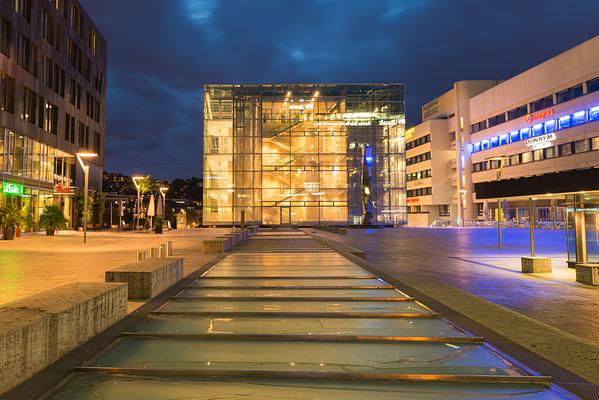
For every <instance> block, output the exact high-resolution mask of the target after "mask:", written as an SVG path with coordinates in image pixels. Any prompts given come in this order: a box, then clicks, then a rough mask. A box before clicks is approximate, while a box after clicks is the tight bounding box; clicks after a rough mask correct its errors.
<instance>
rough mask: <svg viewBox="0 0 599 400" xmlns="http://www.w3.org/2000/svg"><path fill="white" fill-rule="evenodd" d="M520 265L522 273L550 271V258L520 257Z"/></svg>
mask: <svg viewBox="0 0 599 400" xmlns="http://www.w3.org/2000/svg"><path fill="white" fill-rule="evenodd" d="M521 265H522V272H524V273H535V274H538V273H546V272H551V258H548V257H521Z"/></svg>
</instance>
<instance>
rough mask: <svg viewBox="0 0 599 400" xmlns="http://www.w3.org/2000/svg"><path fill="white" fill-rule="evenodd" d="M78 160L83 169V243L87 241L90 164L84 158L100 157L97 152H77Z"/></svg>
mask: <svg viewBox="0 0 599 400" xmlns="http://www.w3.org/2000/svg"><path fill="white" fill-rule="evenodd" d="M75 155H76V156H77V161H78V162H79V165H81V169H82V170H83V180H84V184H83V186H84V189H83V243H87V197H88V193H87V192H88V190H89V189H88V188H89V165H85V164H84V163H83V159H84V158H91V157H98V155H97V154H96V153H76V154H75Z"/></svg>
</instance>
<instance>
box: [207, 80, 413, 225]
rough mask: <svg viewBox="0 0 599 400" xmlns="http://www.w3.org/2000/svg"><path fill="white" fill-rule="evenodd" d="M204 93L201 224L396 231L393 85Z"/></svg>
mask: <svg viewBox="0 0 599 400" xmlns="http://www.w3.org/2000/svg"><path fill="white" fill-rule="evenodd" d="M204 90H205V92H204V93H205V97H204V203H203V204H204V210H203V216H204V220H203V223H204V225H232V224H237V223H239V221H240V220H241V218H242V212H243V215H244V218H245V221H246V222H247V223H253V224H264V225H286V224H294V225H314V224H343V225H345V224H350V225H360V224H397V225H400V224H404V223H405V221H406V203H405V202H406V199H405V195H406V194H405V157H404V147H405V146H404V129H405V119H404V90H403V85H401V84H372V85H311V84H298V85H206V86H205V88H204Z"/></svg>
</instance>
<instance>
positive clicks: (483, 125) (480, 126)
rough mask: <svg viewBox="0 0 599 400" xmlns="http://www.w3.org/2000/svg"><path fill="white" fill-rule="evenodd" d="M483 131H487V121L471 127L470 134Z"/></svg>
mask: <svg viewBox="0 0 599 400" xmlns="http://www.w3.org/2000/svg"><path fill="white" fill-rule="evenodd" d="M483 129H487V120H484V121H480V122H477V123H476V124H473V125H472V133H476V132H479V131H482V130H483Z"/></svg>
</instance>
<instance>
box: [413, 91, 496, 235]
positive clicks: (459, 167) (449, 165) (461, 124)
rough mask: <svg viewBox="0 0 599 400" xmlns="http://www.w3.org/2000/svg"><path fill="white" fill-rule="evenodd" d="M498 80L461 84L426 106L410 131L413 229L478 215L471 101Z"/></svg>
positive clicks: (450, 222)
mask: <svg viewBox="0 0 599 400" xmlns="http://www.w3.org/2000/svg"><path fill="white" fill-rule="evenodd" d="M496 84H497V81H460V82H456V83H454V84H453V87H452V88H451V89H450V90H449V91H447V92H446V93H444V94H442V95H441V96H439V97H437V98H436V99H434V100H432V101H430V102H428V103H426V104H425V105H424V106H423V107H422V121H423V122H422V123H421V124H418V125H416V126H414V127H412V128H410V129H408V130H407V131H406V172H407V189H408V190H407V203H408V225H409V226H420V227H426V226H431V225H432V226H446V225H455V224H456V222H457V221H459V220H462V219H463V218H465V219H472V218H473V217H474V215H475V214H474V210H473V200H472V191H471V189H470V188H471V186H472V185H471V180H470V164H469V163H468V162H467V155H468V153H467V151H466V150H467V149H466V147H467V144H468V143H469V142H470V138H469V135H470V124H469V108H468V101H469V99H470V97H472V96H474V95H476V94H478V93H480V92H482V91H483V90H485V89H488V88H490V87H493V86H494V85H496Z"/></svg>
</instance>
